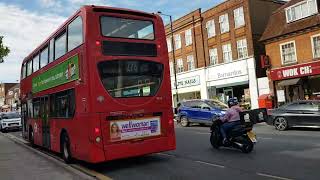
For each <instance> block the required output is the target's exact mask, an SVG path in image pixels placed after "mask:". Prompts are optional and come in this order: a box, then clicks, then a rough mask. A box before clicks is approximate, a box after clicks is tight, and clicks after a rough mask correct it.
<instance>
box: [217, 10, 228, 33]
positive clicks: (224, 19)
mask: <svg viewBox="0 0 320 180" xmlns="http://www.w3.org/2000/svg"><path fill="white" fill-rule="evenodd" d="M219 23H220V31H221V34H222V33H226V32H229V18H228V14H224V15H221V16H220V17H219Z"/></svg>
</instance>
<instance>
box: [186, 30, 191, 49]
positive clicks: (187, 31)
mask: <svg viewBox="0 0 320 180" xmlns="http://www.w3.org/2000/svg"><path fill="white" fill-rule="evenodd" d="M185 39H186V46H189V45H191V44H192V33H191V29H188V30H186V31H185Z"/></svg>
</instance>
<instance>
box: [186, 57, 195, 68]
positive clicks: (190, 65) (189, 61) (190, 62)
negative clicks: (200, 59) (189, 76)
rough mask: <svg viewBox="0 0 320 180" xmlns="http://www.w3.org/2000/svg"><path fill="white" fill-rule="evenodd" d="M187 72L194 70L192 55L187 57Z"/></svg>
mask: <svg viewBox="0 0 320 180" xmlns="http://www.w3.org/2000/svg"><path fill="white" fill-rule="evenodd" d="M187 63H188V71H190V70H193V69H195V67H194V59H193V55H189V56H187Z"/></svg>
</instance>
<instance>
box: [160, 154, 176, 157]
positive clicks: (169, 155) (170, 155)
mask: <svg viewBox="0 0 320 180" xmlns="http://www.w3.org/2000/svg"><path fill="white" fill-rule="evenodd" d="M157 154H159V155H162V156H168V157H176V156H175V155H172V154H166V153H157Z"/></svg>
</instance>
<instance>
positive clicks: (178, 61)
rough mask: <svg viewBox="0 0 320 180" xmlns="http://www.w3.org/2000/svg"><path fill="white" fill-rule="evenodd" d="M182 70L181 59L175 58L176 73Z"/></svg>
mask: <svg viewBox="0 0 320 180" xmlns="http://www.w3.org/2000/svg"><path fill="white" fill-rule="evenodd" d="M183 71H184V68H183V61H182V59H177V73H181V72H183Z"/></svg>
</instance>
